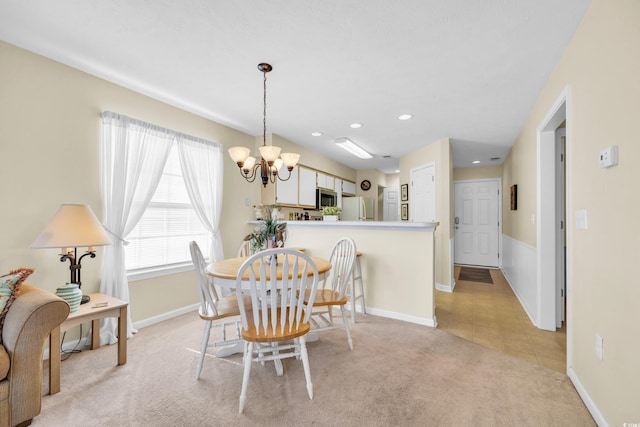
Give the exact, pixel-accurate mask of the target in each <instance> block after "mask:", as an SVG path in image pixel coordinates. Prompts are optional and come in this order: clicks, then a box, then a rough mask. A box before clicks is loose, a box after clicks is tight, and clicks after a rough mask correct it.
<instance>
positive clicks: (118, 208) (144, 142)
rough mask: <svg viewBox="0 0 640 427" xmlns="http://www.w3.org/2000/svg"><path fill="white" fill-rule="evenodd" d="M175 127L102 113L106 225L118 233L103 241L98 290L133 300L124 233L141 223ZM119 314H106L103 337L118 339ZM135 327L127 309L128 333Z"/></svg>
mask: <svg viewBox="0 0 640 427" xmlns="http://www.w3.org/2000/svg"><path fill="white" fill-rule="evenodd" d="M174 140H175V132H171V131H168V130H166V129H162V128H160V127H158V126H154V125H151V124H148V123H144V122H141V121H138V120H135V119H132V118H129V117H126V116H123V115H120V114H116V113H112V112H109V111H106V112H103V113H102V191H103V197H104V206H105V219H104V221H105V228H106V229H107V230H108V231H109V232H110V233H111V234H112V235H113V236H114V237H115V238H114V239H112V240H113V245H111V246H106V247H105V255H104V266H103V269H102V282H101V284H100V292H103V293H105V294H107V295H111V296H113V297H116V298H118V299H121V300H124V301H129V283H128V281H127V272H126V270H125V262H124V260H125V257H124V243H125V242H124V239H123V237H125V236H127V235H128V234H129V233H130V232H131V230H132V229H133V228H134V227H135V225H136V224H137V223H138V221H139V220H140V218H141V217H142V214H143V213H144V211H145V209H146V208H147V206H148V205H149V201H150V200H151V198H152V197H153V194H154V192H155V190H156V188H157V186H158V183H159V182H160V177H161V175H162V170H163V169H164V165H165V164H166V162H167V158H168V156H169V152H170V151H171V146H172V144H173V141H174ZM116 330H117V320H116V319H106V320H103V322H102V326H101V328H100V342H101V343H103V344H113V343H115V342H117V340H118V338H117V336H116ZM135 332H136V331H135V330H134V329H133V326H132V323H131V315H130V314H127V338H129V337H131V336H132V334H134V333H135Z"/></svg>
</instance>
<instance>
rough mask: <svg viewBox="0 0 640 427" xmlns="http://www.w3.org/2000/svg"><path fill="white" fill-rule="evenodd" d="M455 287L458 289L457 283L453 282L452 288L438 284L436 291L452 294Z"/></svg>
mask: <svg viewBox="0 0 640 427" xmlns="http://www.w3.org/2000/svg"><path fill="white" fill-rule="evenodd" d="M455 287H456V284H455V281H454V282H453V285H452V286H449V285H443V284H442V283H436V289H437V290H439V291H442V292H449V293H452V292H453V289H454V288H455Z"/></svg>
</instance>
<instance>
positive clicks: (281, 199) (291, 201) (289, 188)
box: [276, 166, 299, 206]
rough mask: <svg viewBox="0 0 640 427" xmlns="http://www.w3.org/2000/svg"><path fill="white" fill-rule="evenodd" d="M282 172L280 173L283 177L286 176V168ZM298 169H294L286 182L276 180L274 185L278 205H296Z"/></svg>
mask: <svg viewBox="0 0 640 427" xmlns="http://www.w3.org/2000/svg"><path fill="white" fill-rule="evenodd" d="M283 169H285V170H284V172H282V171H281V172H280V173H281V174H282V175H283V176H285V177H286V176H287V174H288V173H289V172H287V170H286V168H284V167H283ZM298 169H299V168H298V167H297V166H296V167H294V168H293V170H292V171H291V177H289V179H288V180H286V181H280V180H278V181H277V183H276V202H277V203H278V204H279V205H292V206H297V205H298Z"/></svg>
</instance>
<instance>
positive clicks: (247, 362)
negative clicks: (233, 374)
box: [238, 341, 253, 414]
mask: <svg viewBox="0 0 640 427" xmlns="http://www.w3.org/2000/svg"><path fill="white" fill-rule="evenodd" d="M252 357H253V343H252V342H249V341H247V342H246V343H245V348H244V374H243V375H242V391H241V392H240V408H239V410H238V413H240V414H241V413H242V411H244V403H245V402H246V400H247V386H248V385H249V375H250V374H251V363H252V360H251V359H252Z"/></svg>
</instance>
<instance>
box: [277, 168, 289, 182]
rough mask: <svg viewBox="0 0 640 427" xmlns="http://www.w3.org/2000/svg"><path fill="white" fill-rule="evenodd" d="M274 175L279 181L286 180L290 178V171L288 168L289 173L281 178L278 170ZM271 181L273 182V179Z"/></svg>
mask: <svg viewBox="0 0 640 427" xmlns="http://www.w3.org/2000/svg"><path fill="white" fill-rule="evenodd" d="M287 170H289V169H287ZM274 176H277V177H278V179H279V180H280V181H288V180H289V178H291V171H290V170H289V175H287V177H286V178H283V177H281V176H280V171H278V173H277V174H276V175H274ZM273 182H275V181H273Z"/></svg>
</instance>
